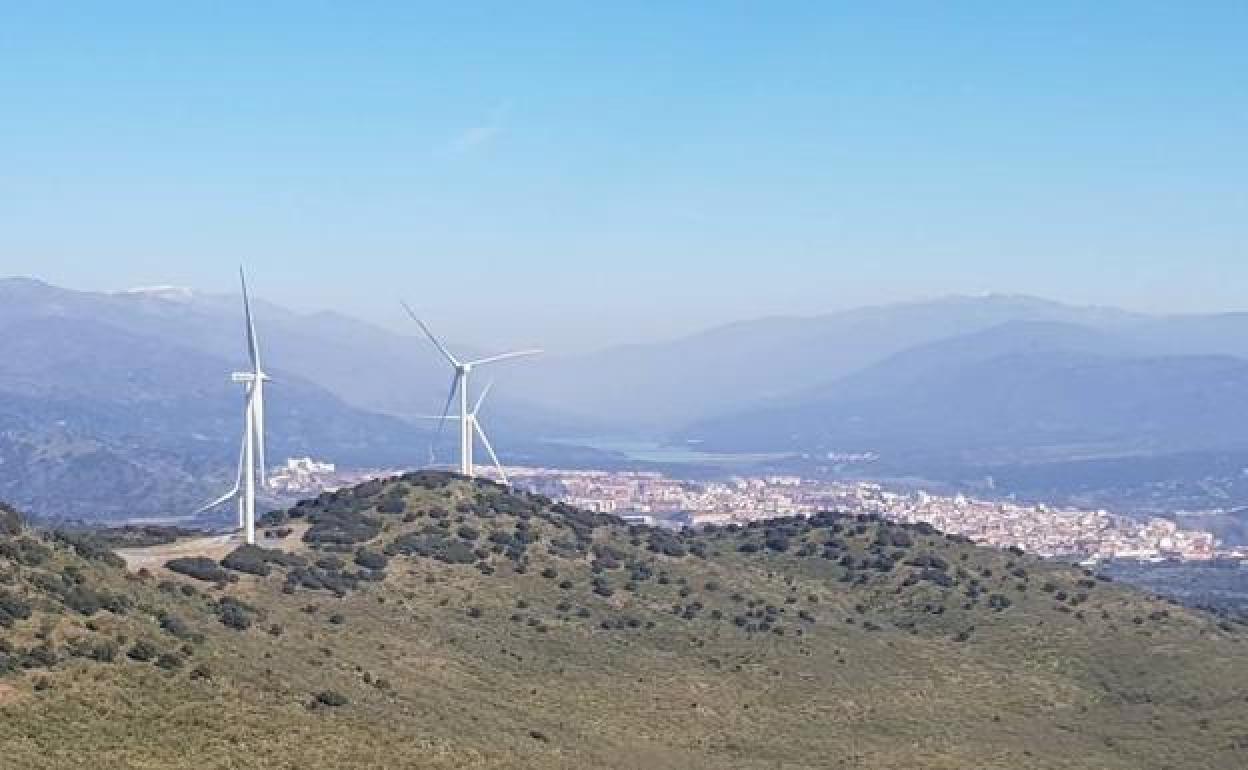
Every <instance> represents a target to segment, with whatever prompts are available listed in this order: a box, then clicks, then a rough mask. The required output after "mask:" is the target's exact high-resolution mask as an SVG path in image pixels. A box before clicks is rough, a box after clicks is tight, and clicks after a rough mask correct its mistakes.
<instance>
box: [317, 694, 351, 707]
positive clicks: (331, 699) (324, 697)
mask: <svg viewBox="0 0 1248 770" xmlns="http://www.w3.org/2000/svg"><path fill="white" fill-rule="evenodd" d="M316 702H317V703H318V704H320V705H322V706H329V707H330V708H340V707H342V706H345V705H347V704H348V703H349V702H350V701H348V700H347V696H345V695H343V694H342V693H340V692H335V691H334V690H324V691H322V692H319V693H317V694H316Z"/></svg>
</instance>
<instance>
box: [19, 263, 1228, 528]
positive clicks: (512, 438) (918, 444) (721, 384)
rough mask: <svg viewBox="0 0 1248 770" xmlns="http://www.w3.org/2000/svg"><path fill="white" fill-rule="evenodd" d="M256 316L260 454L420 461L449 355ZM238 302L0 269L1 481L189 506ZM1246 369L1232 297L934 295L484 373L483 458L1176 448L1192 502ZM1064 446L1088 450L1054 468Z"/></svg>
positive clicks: (172, 508) (1080, 472)
mask: <svg viewBox="0 0 1248 770" xmlns="http://www.w3.org/2000/svg"><path fill="white" fill-rule="evenodd" d="M256 311H257V316H258V322H259V325H260V329H261V335H262V344H263V352H264V359H265V362H266V366H267V368H269V369H270V370H271V372H272V374H273V375H274V377H275V379H276V382H275V388H274V389H273V393H272V398H271V402H272V406H271V410H270V411H271V414H270V426H271V429H272V430H271V433H272V435H271V442H270V447H271V458H272V459H273V460H275V461H280V460H281V459H283V458H284V457H286V456H289V455H295V454H313V455H316V456H320V457H324V458H327V459H330V460H333V461H335V462H338V463H340V464H343V465H399V466H415V465H419V464H421V463H423V462H425V461H426V460H427V445H428V440H429V435H430V434H429V425H428V424H427V423H412V422H409V421H408V420H407V418H408V417H411V416H413V415H417V414H428V413H432V412H436V411H437V410H439V409H440V408H441V405H442V402H443V400H444V397H445V394H446V388H447V386H448V385H449V374H450V373H449V371H448V370H447V368H446V366H445V363H444V362H443V361H442V360H440V359H439V358H438V357H437V354H436V351H434V350H433V348H432V347H431V346H430V345H429V344H428V342H427V341H426V340H424V339H422V338H419V337H417V336H409V335H404V334H399V333H395V332H392V331H389V330H386V329H382V328H379V327H376V326H373V325H371V324H367V323H364V322H361V321H358V320H355V319H352V318H349V317H347V316H343V315H340V314H337V313H331V312H323V313H313V314H300V313H295V312H292V311H289V310H285V309H283V308H280V307H278V306H275V305H272V304H267V303H263V302H260V303H257V307H256ZM239 316H240V312H239V303H238V299H237V298H236V297H230V296H218V295H204V294H200V293H198V292H194V291H190V290H185V289H174V288H168V287H162V288H153V289H144V290H135V291H129V292H118V293H96V292H80V291H71V290H66V289H61V288H57V287H54V286H50V285H48V284H45V283H42V282H39V281H36V280H32V279H26V278H13V279H7V280H0V497H7V498H8V499H10V500H12V501H13V502H15V503H17V504H19V505H22V506H24V507H26V508H28V509H30V510H32V511H34V512H36V513H39V514H45V515H46V514H51V513H56V514H59V515H63V516H75V517H97V516H106V517H110V518H116V517H120V516H126V515H133V516H143V515H156V514H167V513H170V512H177V511H184V510H187V509H189V508H191V507H193V504H194V503H196V502H197V501H198V500H199V499H200V498H201V497H202V496H203V495H204V493H206V492H209V491H211V490H212V489H215V488H216V486H219V485H220V483H221V481H222V480H224V479H225V478H227V477H228V476H229V474H230V472H231V471H230V469H231V467H232V464H233V463H234V461H235V453H236V452H237V443H236V442H237V435H236V434H237V431H238V428H239V424H240V420H241V418H240V416H239V414H238V412H239V410H240V408H241V407H240V403H241V401H240V400H241V395H240V393H239V392H237V388H236V387H235V386H233V385H232V384H231V383H230V382H229V381H228V375H229V373H230V372H231V371H233V370H234V369H235V368H237V367H239V366H241V365H242V362H243V358H244V349H243V344H242V322H241V319H240V317H239ZM456 348H457V349H461V346H456ZM462 349H463V351H464V353H465V354H472V353H474V352H478V351H474V350H472V349H470V348H467V347H463V348H462ZM487 352H488V351H487ZM1246 361H1248V314H1221V315H1206V316H1197V315H1192V316H1173V317H1161V316H1149V315H1144V314H1139V313H1131V312H1126V311H1122V310H1116V309H1112V308H1099V307H1074V306H1069V305H1063V304H1060V303H1055V302H1049V301H1046V300H1042V299H1036V298H1032V297H1023V296H1002V295H991V296H982V297H948V298H942V299H935V300H930V301H923V302H911V303H904V304H898V305H890V306H880V307H869V308H862V309H857V310H849V311H843V312H837V313H831V314H827V315H823V316H816V317H809V318H798V317H787V318H767V319H760V320H756V321H743V322H740V323H734V324H730V325H727V326H723V327H719V328H715V329H711V330H708V331H706V332H703V333H701V334H697V335H692V336H689V337H684V338H681V339H677V340H672V341H666V342H659V343H652V344H639V345H631V346H624V347H617V348H611V349H606V350H602V351H598V352H594V353H589V354H581V355H563V356H559V355H548V356H544V357H542V358H541V359H536V360H533V361H527V362H523V363H517V364H515V365H508V366H502V367H499V368H498V369H497V370H496V371H495V372H492V375H494V376H496V377H497V378H498V379H499V380H500V381H501V387H500V388H499V389H498V390H496V391H495V395H494V396H491V403H490V404H489V405H488V407H487V411H488V415H487V420H488V425H489V428H490V431H491V433H492V434H493V435H494V437H495V438H496V439H497V441H496V443H498V444H499V445H500V449H502V450H503V454H504V459H505V460H506V461H511V462H517V463H529V464H548V465H554V464H579V465H595V464H597V465H603V466H611V465H615V464H619V463H620V462H622V460H621V458H620V457H619V456H616V455H612V454H608V453H600V452H596V451H593V450H588V449H580V448H576V447H569V446H568V445H567V444H566V442H567V440H569V439H576V438H577V437H585V436H597V437H605V436H610V437H615V438H623V437H633V438H638V437H639V438H646V439H652V440H653V439H661V440H667V441H671V442H675V443H689V444H690V445H691V446H695V447H699V448H706V449H714V450H716V451H722V452H754V451H767V452H781V453H792V454H794V455H797V456H798V457H800V458H803V459H802V460H801V462H802V463H803V466H802V467H804V468H817V467H818V463H819V461H820V458H825V457H826V456H827V455H828V453H834V454H835V453H847V452H874V453H877V454H878V455H879V456H880V461H879V463H878V464H877V466H875V467H874V468H873V471H875V472H878V473H881V474H883V473H887V474H893V475H923V476H925V477H928V478H938V479H942V480H950V481H955V480H963V479H973V478H982V477H984V476H994V477H999V478H1002V479H1007V478H1014V479H1020V480H1021V479H1046V480H1047V479H1051V478H1052V477H1053V474H1052V473H1050V472H1046V471H1036V470H1034V469H1035V468H1037V467H1039V466H1040V465H1043V464H1046V463H1056V464H1062V465H1061V467H1063V468H1065V469H1067V470H1068V471H1069V475H1070V476H1071V477H1072V478H1074V477H1082V478H1086V477H1088V476H1089V475H1092V476H1098V475H1100V474H1103V473H1105V472H1106V470H1105V469H1108V468H1115V469H1117V470H1116V471H1115V473H1117V474H1118V475H1119V476H1121V477H1122V478H1127V477H1132V476H1131V473H1132V472H1130V471H1128V470H1127V468H1126V466H1124V465H1123V464H1122V463H1126V464H1128V465H1129V464H1130V463H1131V462H1134V461H1135V460H1142V459H1143V458H1151V459H1154V460H1155V459H1156V458H1158V457H1166V456H1176V457H1177V456H1178V455H1183V457H1185V458H1187V459H1185V460H1183V461H1182V462H1178V461H1176V466H1178V465H1181V466H1182V467H1183V468H1185V469H1188V472H1189V475H1191V476H1192V477H1191V478H1190V479H1189V480H1188V484H1189V490H1188V492H1185V494H1190V495H1194V496H1197V497H1198V493H1197V491H1192V490H1197V489H1198V488H1199V487H1200V484H1201V483H1203V481H1202V479H1200V478H1198V477H1197V476H1195V475H1194V474H1196V473H1198V471H1199V468H1200V467H1201V466H1200V464H1198V463H1194V462H1192V461H1191V458H1193V457H1216V456H1219V453H1221V454H1222V455H1226V453H1231V454H1236V453H1240V452H1248V438H1243V437H1248V408H1246V406H1245V405H1248V363H1245V362H1246ZM478 384H479V385H483V384H484V382H483V381H479V382H478ZM448 433H449V432H448ZM547 439H559V440H561V441H562V442H564V443H560V444H552V443H547V441H546V440H547ZM1210 453H1213V454H1212V455H1211V454H1210ZM444 459H448V460H449V459H450V447H449V442H448V446H447V447H446V454H445V456H444ZM1085 461H1086V462H1096V463H1100V465H1098V466H1096V469H1095V470H1089V469H1081V468H1078V467H1074V466H1072V465H1071V463H1079V462H1085ZM1215 464H1216V465H1218V467H1220V468H1221V467H1223V466H1224V464H1223V463H1221V462H1220V461H1219V462H1216V463H1215ZM1055 467H1056V466H1055ZM1149 467H1153V468H1159V467H1164V466H1158V465H1157V464H1156V463H1152V464H1151V465H1150V466H1149ZM1023 469H1029V470H1023ZM1154 481H1165V480H1164V479H1161V480H1159V479H1155V478H1154ZM1045 483H1046V484H1047V483H1048V482H1047V481H1046V482H1045ZM1044 488H1045V489H1048V488H1049V487H1047V486H1046V487H1044Z"/></svg>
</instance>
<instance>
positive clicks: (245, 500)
mask: <svg viewBox="0 0 1248 770" xmlns="http://www.w3.org/2000/svg"><path fill="white" fill-rule="evenodd" d="M238 277H239V280H240V282H241V283H242V287H243V315H244V317H245V319H246V322H247V329H246V331H247V357H248V359H249V360H250V361H251V370H250V371H246V372H234V374H232V375H231V376H230V379H231V380H232V381H233V382H236V383H238V384H240V385H243V386H244V387H243V393H244V398H243V444H242V448H241V449H239V452H238V475H237V476H236V477H235V478H234V488H233V489H231V490H230V491H229V492H226V493H225V494H224V495H222V496H221V497H218V498H217V499H216V500H213V501H212V502H211V503H208V504H207V505H205V506H204V507H203V508H200V509H199V510H198V511H196V512H195V513H197V514H198V513H203V512H204V511H207V510H210V509H212V508H216V507H217V506H218V505H220V504H221V503H224V502H225V501H227V500H231V499H234V500H237V502H238V528H239V529H241V530H243V531H244V532H245V533H246V538H247V543H248V544H255V542H256V477H257V473H258V475H259V479H260V484H261V485H264V483H265V467H266V465H265V456H264V455H265V450H264V383H265V382H267V381H268V380H269V376H268V375H267V374H265V373H264V370H263V369H261V368H260V343H259V340H258V339H257V337H256V324H255V320H254V319H253V318H252V316H251V298H250V297H249V296H248V293H247V276H246V275H245V274H244V273H243V269H242V268H241V267H240V268H239V269H238Z"/></svg>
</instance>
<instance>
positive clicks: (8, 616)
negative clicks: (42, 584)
mask: <svg viewBox="0 0 1248 770" xmlns="http://www.w3.org/2000/svg"><path fill="white" fill-rule="evenodd" d="M30 612H31V607H30V602H28V601H26V600H25V599H23V598H21V597H20V596H14V595H13V594H11V593H8V592H0V627H4V628H9V627H10V626H12V625H13V623H14V621H17V620H25V619H27V618H29V617H30Z"/></svg>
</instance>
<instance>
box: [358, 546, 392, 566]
mask: <svg viewBox="0 0 1248 770" xmlns="http://www.w3.org/2000/svg"><path fill="white" fill-rule="evenodd" d="M355 563H356V564H358V565H359V566H361V567H364V568H366V569H372V570H380V569H385V568H386V565H388V564H389V563H390V559H389V558H388V557H387V556H386V555H385V554H384V553H381V552H379V551H372V550H369V549H368V548H360V549H359V550H357V551H356V552H355Z"/></svg>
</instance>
